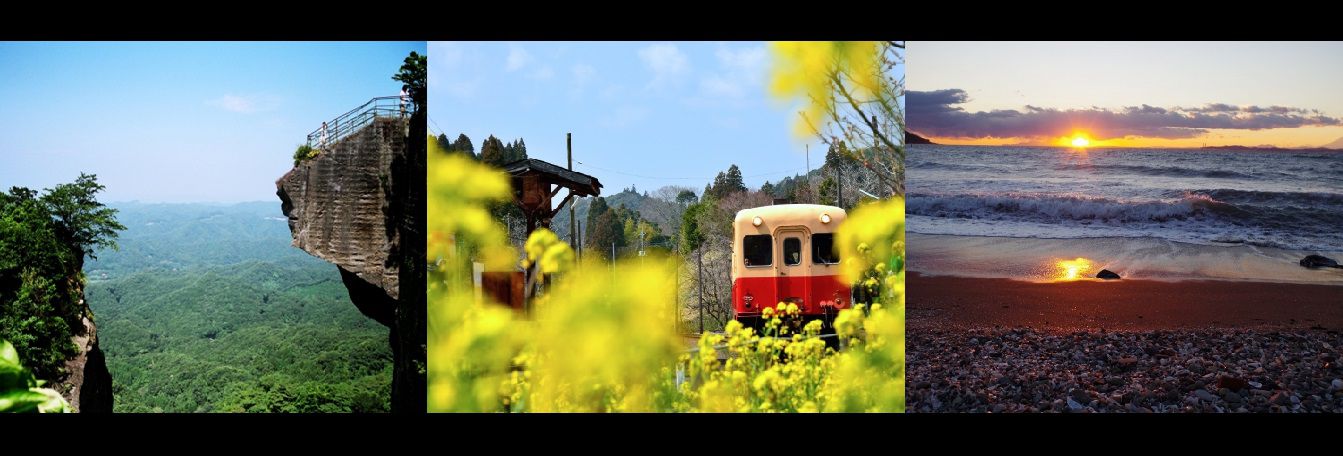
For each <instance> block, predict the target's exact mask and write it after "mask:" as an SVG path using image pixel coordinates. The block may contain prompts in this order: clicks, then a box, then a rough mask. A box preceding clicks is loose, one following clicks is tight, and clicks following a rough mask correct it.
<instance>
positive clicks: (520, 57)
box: [507, 44, 532, 71]
mask: <svg viewBox="0 0 1343 456" xmlns="http://www.w3.org/2000/svg"><path fill="white" fill-rule="evenodd" d="M531 62H532V54H531V53H529V52H527V50H526V49H523V48H522V46H518V45H516V44H514V45H511V46H509V47H508V67H507V68H508V71H517V70H520V69H522V67H525V66H527V64H528V63H531Z"/></svg>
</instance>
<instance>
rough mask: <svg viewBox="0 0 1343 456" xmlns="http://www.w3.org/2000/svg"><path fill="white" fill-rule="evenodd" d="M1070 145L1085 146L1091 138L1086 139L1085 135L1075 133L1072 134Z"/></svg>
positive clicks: (1089, 142) (1089, 143)
mask: <svg viewBox="0 0 1343 456" xmlns="http://www.w3.org/2000/svg"><path fill="white" fill-rule="evenodd" d="M1072 145H1073V147H1086V146H1089V145H1091V140H1089V139H1087V137H1086V136H1082V135H1076V136H1073V139H1072Z"/></svg>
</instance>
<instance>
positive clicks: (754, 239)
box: [741, 234, 774, 266]
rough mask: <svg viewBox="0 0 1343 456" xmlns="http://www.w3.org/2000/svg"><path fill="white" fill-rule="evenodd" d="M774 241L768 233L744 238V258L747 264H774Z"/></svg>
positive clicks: (742, 246) (742, 243)
mask: <svg viewBox="0 0 1343 456" xmlns="http://www.w3.org/2000/svg"><path fill="white" fill-rule="evenodd" d="M773 244H774V242H773V239H771V238H770V235H768V234H752V235H748V236H746V237H745V238H743V239H742V242H741V248H742V260H743V261H745V262H746V265H747V266H769V265H770V264H773V262H774V261H773V259H774V246H773Z"/></svg>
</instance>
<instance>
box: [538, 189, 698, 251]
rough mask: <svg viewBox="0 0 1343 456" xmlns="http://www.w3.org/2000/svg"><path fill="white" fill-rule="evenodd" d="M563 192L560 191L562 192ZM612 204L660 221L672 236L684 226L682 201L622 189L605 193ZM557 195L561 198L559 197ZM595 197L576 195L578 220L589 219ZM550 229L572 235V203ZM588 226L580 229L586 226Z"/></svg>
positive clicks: (561, 211)
mask: <svg viewBox="0 0 1343 456" xmlns="http://www.w3.org/2000/svg"><path fill="white" fill-rule="evenodd" d="M562 194H563V192H561V195H562ZM603 197H604V198H606V205H607V206H609V207H625V208H628V209H630V210H633V211H636V212H638V213H639V215H640V216H641V217H643V218H644V220H648V221H650V222H653V224H655V225H657V227H658V229H659V230H660V231H661V232H662V234H664V235H667V236H671V235H674V234H676V231H677V230H678V229H680V227H681V211H682V209H681V205H679V204H676V203H675V202H671V201H664V200H660V199H657V198H654V197H652V196H647V195H644V194H642V193H636V192H630V191H623V192H620V193H616V194H613V195H609V196H608V195H603ZM557 199H558V198H557ZM593 199H594V198H575V200H574V201H575V203H574V215H575V217H576V218H577V219H578V221H579V222H587V220H588V206H590V205H591V204H592V200H593ZM550 229H551V231H554V232H555V234H557V235H559V237H560V239H564V240H566V241H567V240H568V239H569V207H568V206H565V207H563V208H560V211H559V214H557V215H555V219H554V220H552V221H551V223H550ZM586 229H587V228H586V227H582V228H580V230H586ZM580 232H581V231H580Z"/></svg>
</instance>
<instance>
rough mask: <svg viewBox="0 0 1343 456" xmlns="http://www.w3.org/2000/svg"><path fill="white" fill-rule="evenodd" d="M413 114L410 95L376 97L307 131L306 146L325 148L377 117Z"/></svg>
mask: <svg viewBox="0 0 1343 456" xmlns="http://www.w3.org/2000/svg"><path fill="white" fill-rule="evenodd" d="M413 114H415V103H414V102H413V101H411V99H410V96H406V97H400V96H395V95H393V96H390V97H376V98H373V99H371V100H368V102H367V103H364V104H363V105H361V106H359V107H357V108H354V109H351V110H350V112H347V113H345V114H341V115H340V116H338V117H336V118H335V119H331V120H330V121H328V122H327V123H326V124H325V125H322V126H320V127H317V129H316V130H313V132H312V133H308V146H310V147H314V148H317V149H325V148H326V146H327V145H330V144H332V143H334V142H336V141H340V140H341V139H342V138H344V137H346V136H349V135H350V134H351V133H354V132H356V131H359V129H360V128H363V127H364V126H365V125H368V124H369V123H372V122H373V120H374V119H377V118H378V117H391V118H398V117H410V116H411V115H413Z"/></svg>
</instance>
